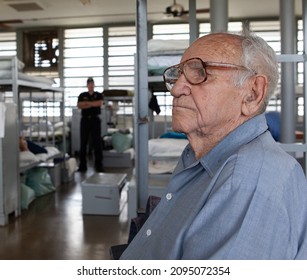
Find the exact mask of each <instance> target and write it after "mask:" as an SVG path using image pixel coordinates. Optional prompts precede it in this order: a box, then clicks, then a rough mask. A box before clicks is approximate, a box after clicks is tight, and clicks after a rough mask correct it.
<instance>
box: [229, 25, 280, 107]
mask: <svg viewBox="0 0 307 280" xmlns="http://www.w3.org/2000/svg"><path fill="white" fill-rule="evenodd" d="M240 37H241V39H242V56H241V60H242V65H243V66H245V67H246V68H247V69H250V70H251V71H245V72H243V73H242V72H241V73H240V74H239V75H237V77H236V78H235V84H236V86H242V85H243V83H244V82H245V80H246V79H247V78H248V77H250V76H251V74H252V73H255V72H256V73H257V74H262V75H264V76H266V77H267V79H268V87H267V95H266V97H265V100H264V109H265V107H266V105H267V104H268V101H269V99H270V98H271V97H272V95H273V94H274V91H275V89H276V86H277V83H278V79H279V71H278V63H277V58H276V54H275V52H274V50H273V49H272V48H271V47H270V46H269V45H268V43H267V42H266V41H265V40H263V39H262V38H261V37H259V36H256V35H254V34H252V33H251V32H249V31H248V30H247V29H244V30H243V31H242V34H241V35H240Z"/></svg>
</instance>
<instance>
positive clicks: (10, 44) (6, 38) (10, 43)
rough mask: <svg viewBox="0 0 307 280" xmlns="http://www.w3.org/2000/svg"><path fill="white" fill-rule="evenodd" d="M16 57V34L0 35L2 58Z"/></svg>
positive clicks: (5, 33) (6, 33)
mask: <svg viewBox="0 0 307 280" xmlns="http://www.w3.org/2000/svg"><path fill="white" fill-rule="evenodd" d="M14 55H16V33H15V32H4V33H0V56H14Z"/></svg>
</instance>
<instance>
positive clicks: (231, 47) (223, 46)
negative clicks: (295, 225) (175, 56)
mask: <svg viewBox="0 0 307 280" xmlns="http://www.w3.org/2000/svg"><path fill="white" fill-rule="evenodd" d="M241 54H242V39H241V37H240V36H239V35H233V34H225V33H216V34H210V35H206V36H203V37H201V38H199V39H197V40H196V41H194V42H193V43H192V44H191V46H190V47H189V48H188V49H187V50H186V51H185V52H184V54H183V56H182V59H181V61H185V60H187V59H189V58H192V57H200V58H201V59H202V60H203V61H215V62H224V63H233V64H240V63H241Z"/></svg>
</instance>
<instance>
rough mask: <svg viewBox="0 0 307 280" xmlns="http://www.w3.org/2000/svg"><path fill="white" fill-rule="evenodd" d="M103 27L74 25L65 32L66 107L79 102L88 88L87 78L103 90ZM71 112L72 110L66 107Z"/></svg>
mask: <svg viewBox="0 0 307 280" xmlns="http://www.w3.org/2000/svg"><path fill="white" fill-rule="evenodd" d="M103 47H104V46H103V28H102V27H96V28H75V29H66V30H65V31H64V60H63V66H64V69H63V71H64V82H63V84H64V91H65V96H66V100H67V103H66V107H67V108H70V109H71V108H72V107H75V106H76V104H77V100H78V96H79V94H80V93H81V92H83V91H86V90H87V88H86V80H87V78H88V77H93V78H94V81H95V90H97V91H100V92H102V91H103V87H104V84H103V65H104V62H103V58H104V57H103ZM67 114H69V115H71V110H69V111H68V110H67Z"/></svg>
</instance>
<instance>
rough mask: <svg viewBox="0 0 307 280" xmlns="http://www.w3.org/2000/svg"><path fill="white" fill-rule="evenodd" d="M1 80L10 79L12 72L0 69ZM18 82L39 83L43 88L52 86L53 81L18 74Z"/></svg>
mask: <svg viewBox="0 0 307 280" xmlns="http://www.w3.org/2000/svg"><path fill="white" fill-rule="evenodd" d="M1 79H5V80H6V79H8V80H10V79H12V70H5V69H1V68H0V80H1ZM18 80H22V81H27V82H34V83H39V84H42V85H45V86H52V85H53V84H54V81H53V79H49V78H46V77H41V76H33V75H27V74H25V73H22V72H18Z"/></svg>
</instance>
